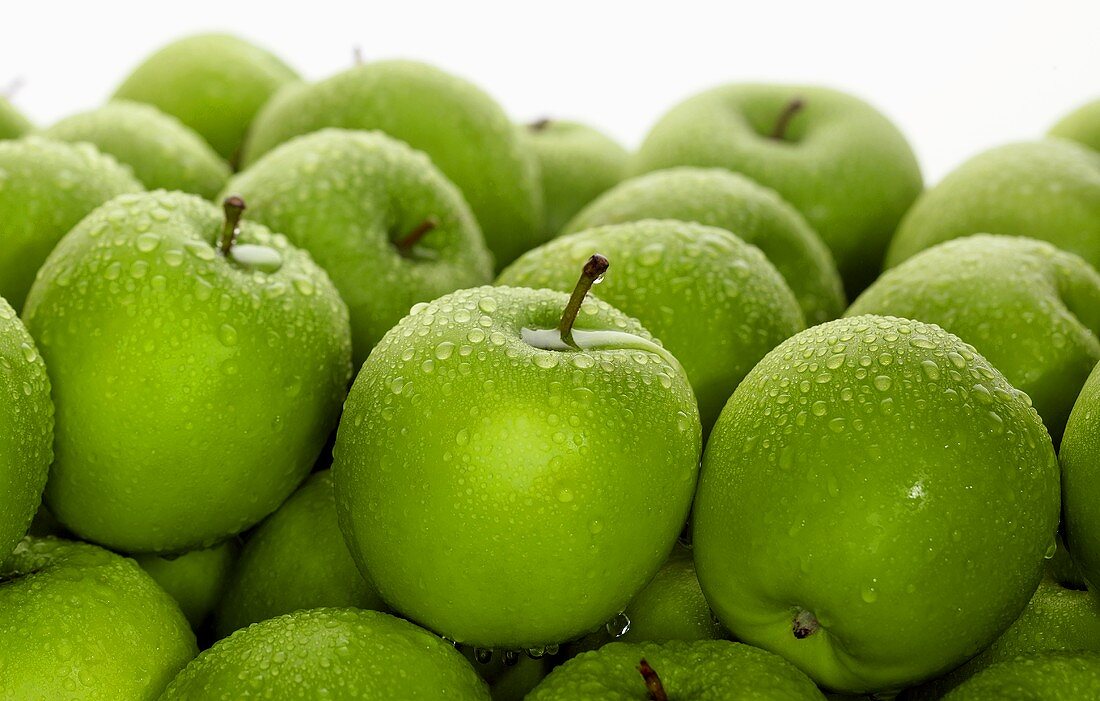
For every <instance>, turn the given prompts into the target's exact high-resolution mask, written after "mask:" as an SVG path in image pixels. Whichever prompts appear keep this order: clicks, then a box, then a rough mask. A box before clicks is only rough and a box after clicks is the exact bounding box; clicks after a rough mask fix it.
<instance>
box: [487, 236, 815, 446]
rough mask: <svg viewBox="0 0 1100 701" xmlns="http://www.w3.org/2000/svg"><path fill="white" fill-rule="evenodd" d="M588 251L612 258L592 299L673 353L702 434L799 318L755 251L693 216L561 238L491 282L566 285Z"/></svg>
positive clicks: (775, 274)
mask: <svg viewBox="0 0 1100 701" xmlns="http://www.w3.org/2000/svg"><path fill="white" fill-rule="evenodd" d="M596 251H599V252H600V253H603V254H604V255H606V256H608V257H609V258H610V259H612V260H614V261H615V266H616V269H615V271H614V272H613V273H612V274H611V275H609V276H608V277H607V279H606V280H604V282H603V284H601V285H600V288H599V297H600V299H602V300H604V301H606V302H607V303H609V304H611V305H613V306H614V307H616V308H617V309H620V310H622V311H624V312H626V313H627V314H629V315H631V316H633V317H635V318H637V319H638V320H639V321H641V322H642V324H643V325H644V326H645V328H646V330H648V331H649V332H650V333H652V334H653V335H655V336H656V337H657V338H659V339H661V342H662V343H663V344H664V346H665V347H666V348H668V349H669V350H670V351H672V353H673V355H675V356H676V358H677V360H679V361H680V363H681V364H682V365H683V368H684V371H685V372H686V373H687V376H688V379H689V380H690V381H691V386H692V388H694V390H695V396H696V398H697V399H698V401H699V416H700V418H701V420H702V424H703V431H704V433H706V432H708V431H709V430H710V427H711V426H712V425H713V424H714V421H715V419H717V418H718V413H719V412H720V411H721V410H722V406H723V405H725V403H726V400H727V399H729V397H730V395H731V394H733V390H734V389H735V388H736V387H737V383H739V382H740V381H741V378H743V377H744V376H745V375H746V374H747V373H748V371H749V370H751V369H752V367H753V366H754V365H756V363H757V361H759V360H760V359H761V358H763V357H764V354H765V353H767V352H768V351H770V350H771V349H772V348H774V347H775V346H777V345H779V343H781V342H782V341H784V340H786V339H787V338H790V337H791V336H793V335H794V334H795V333H797V332H798V331H800V330H802V329H803V328H805V326H806V325H805V323H804V322H803V320H802V311H801V310H800V309H799V306H798V301H797V300H796V299H795V298H794V294H793V293H792V292H791V290H790V288H789V287H788V286H787V284H786V283H785V282H784V281H783V278H782V276H780V274H779V272H778V271H777V270H776V269H775V266H773V265H772V264H771V263H769V262H768V259H767V258H765V257H764V254H763V253H761V252H760V250H759V249H757V248H756V247H755V246H750V245H748V244H746V243H745V242H743V241H742V240H741V239H739V238H737V237H736V236H734V235H733V234H731V233H730V232H728V231H726V230H724V229H719V228H716V227H708V226H703V225H702V224H695V223H691V222H682V221H675V220H668V219H665V220H656V219H646V220H642V221H636V222H628V223H626V224H612V225H609V226H601V227H596V228H594V229H589V230H587V231H580V232H577V233H575V234H569V235H568V236H562V237H559V238H556V239H554V240H553V241H550V242H549V243H546V244H544V245H542V246H541V247H539V248H537V249H535V250H533V251H529V252H527V253H525V254H524V255H523V256H521V257H520V258H519V260H517V261H516V262H515V263H513V264H512V265H510V266H508V268H507V269H505V270H504V272H502V273H501V274H500V277H499V278H498V279H497V284H500V285H512V286H515V287H520V286H522V287H535V288H539V287H545V288H549V289H553V290H561V291H563V292H568V291H569V290H570V289H571V288H572V286H573V283H574V282H575V281H576V274H577V273H576V271H577V270H578V269H579V268H580V266H581V265H582V264H583V263H584V261H585V259H586V258H588V256H590V255H592V254H593V253H594V252H596Z"/></svg>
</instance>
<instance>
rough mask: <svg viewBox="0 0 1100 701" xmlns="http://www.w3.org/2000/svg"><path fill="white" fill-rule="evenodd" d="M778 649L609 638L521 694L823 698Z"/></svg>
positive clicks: (667, 700) (535, 697) (679, 700)
mask: <svg viewBox="0 0 1100 701" xmlns="http://www.w3.org/2000/svg"><path fill="white" fill-rule="evenodd" d="M824 698H825V696H824V694H822V693H821V691H819V690H818V688H817V687H816V686H814V683H813V682H812V681H811V680H810V679H809V678H808V677H807V676H806V675H805V674H803V673H802V672H800V671H798V668H796V667H795V666H794V665H792V664H791V663H790V662H787V661H786V660H784V659H783V658H782V657H779V656H778V655H773V654H772V653H770V652H765V651H764V650H760V649H758V648H755V647H750V646H748V645H742V644H741V643H731V642H728V641H725V640H700V641H694V642H685V641H672V642H667V643H641V644H637V643H635V644H632V643H611V644H609V645H604V646H603V647H601V648H600V649H599V650H593V651H591V652H585V653H583V654H581V655H578V656H576V657H574V658H573V659H571V660H569V661H568V662H566V663H565V664H563V665H562V666H561V667H558V668H557V669H555V670H554V671H553V672H551V673H550V676H548V677H547V678H546V680H545V681H543V682H542V683H541V684H539V685H538V686H537V687H536V688H535V690H534V691H533V692H531V694H530V695H529V696H528V697H527V701H606V700H608V699H622V701H628V700H632V699H637V701H646V700H649V701H655V700H656V701H708V700H710V699H714V700H715V701H717V700H718V699H760V701H766V700H768V699H789V700H790V701H799V700H800V699H805V700H806V701H812V700H813V699H822V700H823V699H824Z"/></svg>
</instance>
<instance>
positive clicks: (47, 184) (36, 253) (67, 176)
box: [0, 137, 141, 311]
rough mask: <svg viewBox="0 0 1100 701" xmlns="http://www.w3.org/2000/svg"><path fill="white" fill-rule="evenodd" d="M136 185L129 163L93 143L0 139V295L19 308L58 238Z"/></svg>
mask: <svg viewBox="0 0 1100 701" xmlns="http://www.w3.org/2000/svg"><path fill="white" fill-rule="evenodd" d="M139 191H141V183H139V182H138V181H137V180H135V179H134V177H133V175H131V174H130V171H129V169H127V168H125V167H124V166H122V165H119V163H118V162H117V161H115V159H113V158H111V157H109V156H104V155H103V154H101V153H100V152H99V151H97V150H96V149H95V147H93V146H90V145H87V144H77V145H73V144H64V143H60V142H57V141H51V140H46V139H42V138H39V137H26V138H23V139H19V140H15V141H0V297H3V298H4V299H6V300H7V301H8V303H10V304H11V306H12V307H14V308H15V310H16V311H19V310H20V309H22V307H23V300H24V299H25V298H26V296H27V290H29V289H30V287H31V283H32V282H34V275H35V272H37V270H38V268H39V267H40V266H41V265H42V262H43V261H44V260H46V256H48V255H49V253H50V251H52V250H53V247H54V246H55V245H56V244H57V242H58V240H59V239H60V238H61V237H62V236H64V235H65V234H66V233H68V231H69V229H71V228H73V227H74V226H76V223H77V222H79V221H80V220H81V219H83V218H84V215H85V214H87V213H88V212H90V211H92V210H93V209H95V208H96V207H98V206H99V205H101V204H103V203H104V202H106V201H107V200H109V199H111V198H112V197H115V196H116V195H121V194H123V193H127V192H139Z"/></svg>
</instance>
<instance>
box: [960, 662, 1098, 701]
mask: <svg viewBox="0 0 1100 701" xmlns="http://www.w3.org/2000/svg"><path fill="white" fill-rule="evenodd" d="M1095 698H1100V653H1096V652H1043V653H1037V654H1033V655H1020V656H1018V657H1016V658H1014V659H1012V660H1006V661H1004V662H1001V663H999V664H996V665H994V666H992V667H990V668H988V669H986V670H984V671H982V672H981V673H980V674H978V675H976V676H974V677H973V678H972V679H970V680H969V681H967V682H966V683H965V684H961V685H960V686H958V687H956V688H955V690H954V691H952V692H951V693H950V694H948V695H947V696H945V697H944V701H1008V700H1011V701H1081V700H1082V699H1095Z"/></svg>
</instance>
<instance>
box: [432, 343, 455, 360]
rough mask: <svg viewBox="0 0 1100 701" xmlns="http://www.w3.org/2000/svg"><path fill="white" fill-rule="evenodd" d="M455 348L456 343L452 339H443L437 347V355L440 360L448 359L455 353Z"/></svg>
mask: <svg viewBox="0 0 1100 701" xmlns="http://www.w3.org/2000/svg"><path fill="white" fill-rule="evenodd" d="M454 350H455V344H453V343H451V342H450V341H443V342H442V343H440V344H439V345H438V346H436V347H435V357H436V358H438V359H439V360H446V359H447V358H450V357H451V354H452V353H454Z"/></svg>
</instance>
